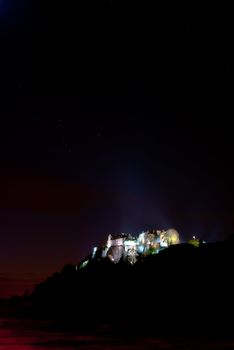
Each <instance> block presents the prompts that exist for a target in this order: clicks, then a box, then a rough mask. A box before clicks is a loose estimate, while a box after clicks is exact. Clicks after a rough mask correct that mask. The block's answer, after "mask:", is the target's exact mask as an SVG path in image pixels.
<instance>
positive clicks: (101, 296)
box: [30, 241, 234, 334]
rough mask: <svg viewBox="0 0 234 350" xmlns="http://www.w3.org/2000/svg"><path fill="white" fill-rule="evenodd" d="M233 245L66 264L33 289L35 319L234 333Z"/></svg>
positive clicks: (181, 247) (180, 247)
mask: <svg viewBox="0 0 234 350" xmlns="http://www.w3.org/2000/svg"><path fill="white" fill-rule="evenodd" d="M232 248H233V246H232V245H231V244H229V243H227V242H226V241H225V242H216V243H207V244H204V245H201V246H200V247H199V248H196V247H194V246H192V245H189V244H179V245H174V246H171V247H169V248H168V249H165V250H163V251H161V252H160V253H159V254H157V255H149V256H147V257H145V258H144V259H142V260H139V261H138V262H137V263H136V264H135V265H133V266H132V265H128V264H127V263H125V262H123V261H120V262H119V263H118V264H113V263H111V262H110V260H109V259H107V258H106V259H97V260H95V259H93V260H91V261H90V263H89V264H88V265H87V266H86V267H84V268H82V269H77V268H76V266H73V265H67V266H65V267H64V268H63V269H62V271H61V272H59V273H55V274H53V275H52V276H51V277H49V278H48V279H47V280H45V281H44V282H42V283H41V284H38V285H37V286H35V288H34V291H33V292H32V294H31V295H30V301H31V305H32V306H31V309H30V312H31V315H33V316H34V317H53V318H64V317H69V318H75V319H78V320H86V321H89V320H94V321H96V322H125V323H126V322H129V324H130V323H134V324H136V325H139V326H140V325H141V326H144V329H145V330H152V331H158V332H164V333H177V332H180V333H183V332H184V334H188V333H189V332H190V333H191V334H194V332H196V333H203V334H208V333H209V332H212V334H213V333H215V332H216V333H217V332H221V330H222V331H225V332H230V331H232V322H231V321H229V320H230V319H232V318H233V315H234V314H233V311H234V307H233V296H234V293H233V292H234V290H233V289H234V288H233V282H232V276H233V273H232V270H233V262H234V255H233V249H232Z"/></svg>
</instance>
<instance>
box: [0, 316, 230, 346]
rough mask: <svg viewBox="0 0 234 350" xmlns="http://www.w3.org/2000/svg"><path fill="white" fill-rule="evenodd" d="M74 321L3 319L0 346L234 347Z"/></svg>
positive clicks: (208, 341) (221, 343) (0, 328)
mask: <svg viewBox="0 0 234 350" xmlns="http://www.w3.org/2000/svg"><path fill="white" fill-rule="evenodd" d="M80 328H82V327H79V325H78V324H76V323H74V322H71V323H69V322H67V323H58V322H56V323H54V322H48V321H46V322H45V321H29V320H13V319H0V350H46V349H50V350H54V349H58V350H61V349H67V350H73V349H81V350H82V349H86V350H95V349H96V350H97V349H102V350H117V349H121V350H127V349H128V350H143V349H144V350H151V349H159V350H160V349H164V350H165V349H170V350H173V349H176V350H177V349H178V350H183V349H184V350H185V349H186V350H189V349H193V350H195V349H199V350H202V349H204V350H205V349H209V350H211V349H216V350H218V349H220V350H221V349H223V350H225V349H234V341H230V340H228V341H227V340H226V341H224V340H219V341H218V340H217V339H216V341H214V340H210V339H206V338H200V339H191V338H190V339H187V338H183V339H182V338H157V337H152V336H150V337H147V336H139V335H137V334H135V335H134V334H133V333H131V334H130V335H128V334H127V333H125V335H124V336H119V335H118V332H115V331H114V330H113V329H111V328H109V326H108V325H102V326H100V325H99V326H96V328H94V329H92V330H89V331H87V329H86V330H85V331H84V330H83V331H80V330H79V329H80Z"/></svg>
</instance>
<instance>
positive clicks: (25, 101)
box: [0, 0, 234, 296]
mask: <svg viewBox="0 0 234 350" xmlns="http://www.w3.org/2000/svg"><path fill="white" fill-rule="evenodd" d="M32 3H33V4H32ZM48 3H49V4H48ZM233 32H234V31H233V19H232V17H231V11H230V9H229V8H227V7H226V8H220V5H219V7H215V5H212V7H209V8H204V7H197V8H196V7H192V6H191V7H190V8H189V7H186V8H185V7H178V5H174V7H170V6H169V5H168V6H165V7H163V6H156V5H155V7H153V6H152V5H150V4H148V5H146V4H144V5H143V2H141V4H140V5H139V4H138V2H127V4H126V2H123V3H122V2H120V1H115V0H112V2H111V1H102V0H100V1H84V2H82V1H74V2H73V3H71V4H68V3H66V2H65V3H61V4H60V3H59V2H56V1H50V2H42V1H39V0H35V1H33V2H32V1H31V2H30V1H27V0H23V1H22V0H21V1H17V0H7V1H6V0H1V1H0V94H1V95H0V123H1V124H0V136H1V139H0V142H1V144H0V167H1V171H0V235H1V236H0V237H1V244H0V296H9V295H12V294H18V293H23V292H24V291H25V290H26V289H28V288H29V289H30V288H32V286H33V285H34V284H35V283H36V282H38V281H42V280H43V279H44V278H46V277H47V276H49V275H50V274H52V273H53V272H55V271H59V270H61V268H62V267H63V266H64V265H65V264H67V263H78V262H79V261H80V259H82V258H83V257H85V256H86V255H87V254H89V253H90V251H91V249H92V247H93V246H95V245H100V244H102V243H104V241H105V239H106V237H107V235H108V234H109V233H120V232H126V233H131V234H133V235H134V234H138V233H139V232H141V231H142V230H147V229H151V228H156V229H167V228H170V227H174V228H176V229H177V230H178V231H179V232H180V235H181V237H182V238H183V239H184V240H186V239H188V238H190V237H191V236H192V235H193V234H196V235H198V236H200V237H203V238H204V239H206V240H207V241H214V240H221V239H225V238H226V237H227V236H228V235H229V234H230V233H233V229H232V227H233V209H234V204H233V192H234V191H233V145H234V140H233V131H234V130H233V127H232V119H233V112H234V107H233V86H234V85H233V69H234V67H233V57H232V46H233V34H232V33H233Z"/></svg>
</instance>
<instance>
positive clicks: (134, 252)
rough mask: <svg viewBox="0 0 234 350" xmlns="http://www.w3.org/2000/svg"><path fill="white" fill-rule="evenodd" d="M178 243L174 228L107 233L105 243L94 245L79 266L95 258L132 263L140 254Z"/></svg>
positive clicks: (144, 254)
mask: <svg viewBox="0 0 234 350" xmlns="http://www.w3.org/2000/svg"><path fill="white" fill-rule="evenodd" d="M179 243H180V238H179V233H178V231H177V230H175V229H174V228H170V229H168V230H166V231H165V230H152V231H143V232H142V233H140V234H139V235H138V236H137V237H133V236H131V235H130V234H124V233H122V234H119V235H111V234H109V235H108V238H107V241H106V244H105V245H104V246H103V247H101V248H98V247H94V248H93V252H92V254H91V256H90V257H89V258H86V259H85V260H84V261H82V263H81V264H80V268H82V267H84V266H86V265H87V264H88V262H89V260H90V259H95V258H99V259H101V258H109V259H110V261H112V262H113V263H114V264H117V263H118V262H120V261H121V260H123V261H126V262H129V263H130V264H131V265H134V264H135V263H136V262H137V260H138V259H139V258H140V257H141V256H146V255H150V254H157V253H158V252H159V251H160V250H162V249H165V248H167V247H169V246H170V245H173V244H179Z"/></svg>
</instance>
